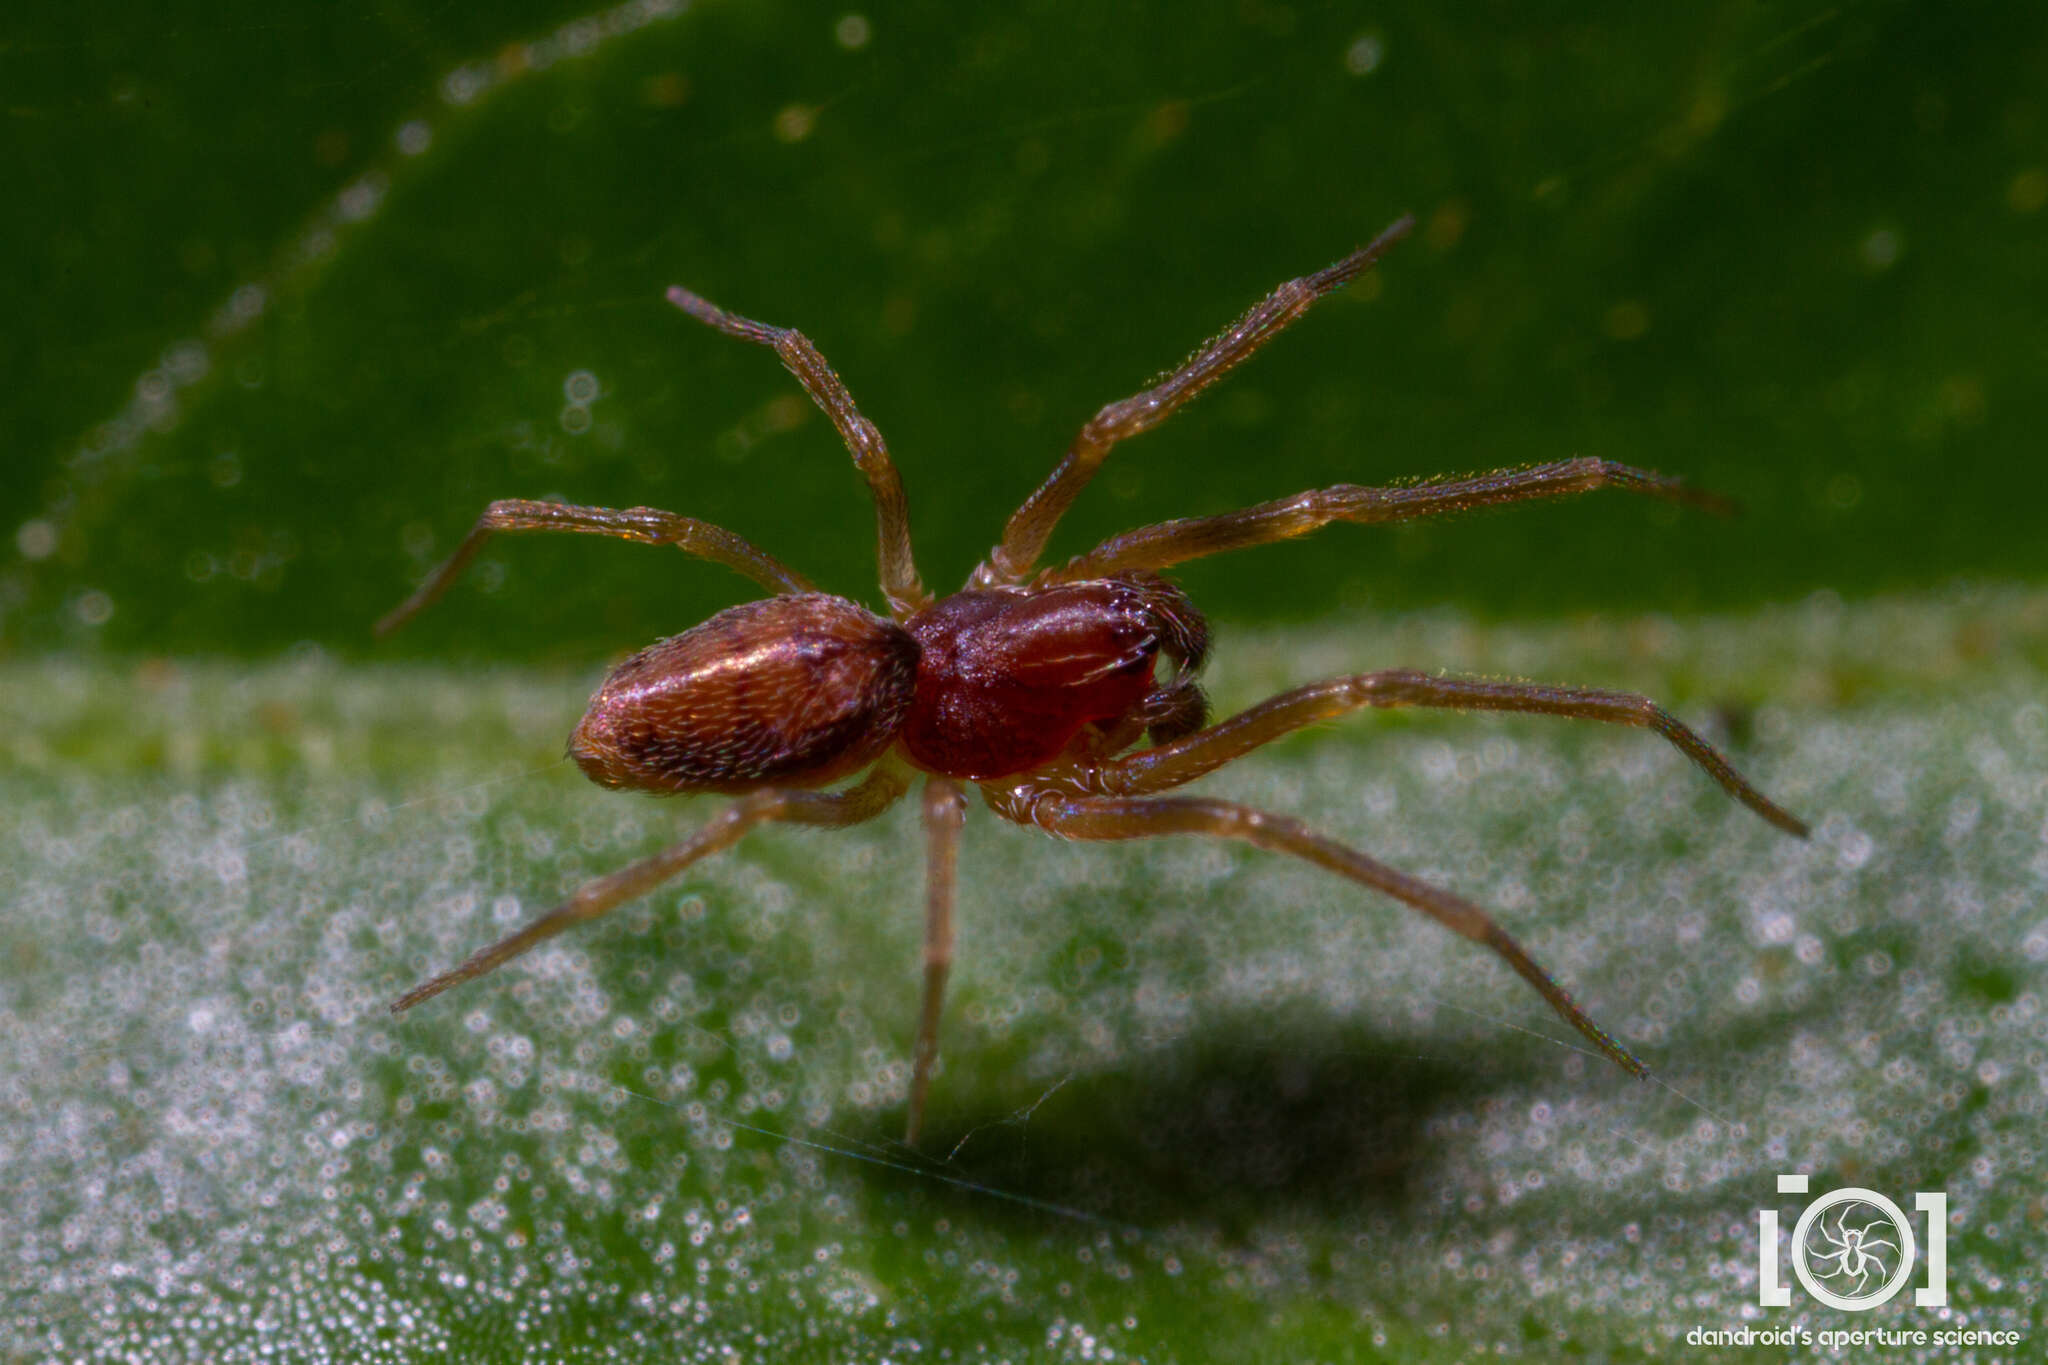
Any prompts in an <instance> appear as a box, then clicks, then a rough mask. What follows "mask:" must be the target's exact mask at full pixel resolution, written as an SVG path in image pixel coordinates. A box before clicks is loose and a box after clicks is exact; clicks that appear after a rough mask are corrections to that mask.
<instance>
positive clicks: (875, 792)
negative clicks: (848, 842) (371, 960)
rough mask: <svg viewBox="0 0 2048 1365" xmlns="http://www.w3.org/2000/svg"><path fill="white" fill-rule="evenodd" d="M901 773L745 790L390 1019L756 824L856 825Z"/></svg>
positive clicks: (904, 780) (401, 1006) (412, 999)
mask: <svg viewBox="0 0 2048 1365" xmlns="http://www.w3.org/2000/svg"><path fill="white" fill-rule="evenodd" d="M909 786H910V780H909V778H908V777H907V776H906V775H905V774H904V772H903V771H902V769H901V768H899V767H897V766H896V765H895V764H893V763H889V762H885V763H883V764H882V766H880V767H878V768H877V769H875V771H874V772H873V773H871V774H869V775H868V777H867V779H866V780H865V781H863V782H861V783H859V784H857V785H856V786H853V787H850V788H848V789H847V790H845V791H839V792H813V791H797V790H790V789H785V788H775V787H771V788H766V789H764V790H761V791H756V792H749V793H748V794H747V795H745V796H743V797H741V798H740V799H739V800H738V801H736V802H734V803H733V804H732V805H730V806H728V807H726V808H725V810H724V811H723V812H721V813H720V814H719V815H718V816H717V817H715V818H714V819H713V820H712V821H711V822H710V823H709V824H707V825H705V826H704V827H703V828H702V829H699V830H698V831H697V832H696V833H694V834H692V835H691V836H690V837H689V838H687V839H685V840H683V841H682V842H681V843H679V844H676V845H675V846H674V847H672V848H667V849H664V850H663V851H661V852H660V853H657V854H655V855H654V856H653V857H650V858H642V859H641V860H640V861H639V862H637V863H632V864H630V865H628V866H626V867H623V868H621V869H619V870H618V871H617V872H614V873H612V874H611V875H610V876H606V877H599V878H598V879H597V880H596V881H594V882H587V883H585V884H584V885H583V886H581V887H578V888H577V890H576V893H575V894H574V895H572V896H570V897H569V899H568V900H566V901H563V902H562V903H561V904H560V905H558V906H556V907H555V908H554V909H552V910H550V911H548V912H547V913H546V914H545V915H542V916H541V917H540V918H538V919H536V920H534V921H533V922H531V923H530V924H528V925H526V926H525V927H524V928H522V929H518V930H515V931H514V932H512V933H510V934H508V935H506V936H505V937H504V938H501V939H499V940H498V941H497V942H496V943H493V944H492V945H491V946H490V947H488V948H484V949H482V950H480V951H479V952H477V953H475V954H473V955H472V956H471V957H470V958H468V959H467V960H466V961H464V962H462V963H461V964H459V965H457V966H455V967H451V968H449V969H448V970H447V971H445V972H442V973H441V974H440V975H438V976H434V977H429V978H428V979H427V980H425V981H422V982H421V983H420V984H419V985H417V986H414V987H413V988H412V989H411V990H409V991H407V992H406V993H405V994H404V995H401V996H399V997H398V999H396V1000H394V1001H392V1002H391V1012H392V1013H393V1014H399V1013H403V1012H404V1011H406V1010H409V1009H411V1008H412V1007H413V1006H414V1005H417V1004H419V1003H420V1002H421V1001H423V1000H429V999H432V998H433V997H434V996H437V995H439V994H440V993H441V992H442V991H445V990H447V989H448V988H449V987H450V986H458V985H461V984H462V983H463V982H465V981H469V980H472V979H474V978H476V977H479V976H482V975H484V974H485V973H486V972H490V971H494V970H496V969H497V968H499V967H502V966H503V965H505V963H507V962H509V961H511V960H512V959H513V958H515V957H518V956H519V955H520V954H521V953H524V952H526V951H527V950H529V949H531V948H535V947H538V946H539V945H540V944H542V943H545V942H547V941H548V940H549V939H551V938H553V937H554V936H555V935H556V934H559V933H561V932H562V931H563V930H564V929H567V928H569V927H570V926H572V925H576V924H581V923H583V922H584V921H585V920H592V919H596V918H597V917H598V916H599V915H602V914H604V913H605V912H606V911H608V910H610V909H612V908H613V907H614V906H617V905H619V904H622V903H623V902H625V901H629V900H632V899H633V898H634V897H636V896H641V895H645V894H646V893H647V892H649V891H652V890H653V889H654V888H655V887H657V886H659V885H661V884H662V883H663V882H665V881H667V880H668V879H669V878H670V877H673V876H675V875H676V874H677V873H678V872H681V871H682V870H683V869H684V868H686V867H688V866H689V865H690V864H691V863H694V862H696V861H697V860H698V859H700V858H704V857H707V856H709V855H710V854H713V853H717V852H719V851H720V850H721V849H726V848H730V847H732V846H733V845H734V844H736V843H738V842H739V840H740V837H741V836H742V835H744V834H746V832H747V831H748V830H750V829H753V828H754V827H755V826H756V825H762V824H766V823H768V822H770V821H775V820H780V821H786V822H789V823H791V824H801V825H857V824H859V823H860V822H861V821H863V820H872V819H873V818H874V817H875V816H877V815H880V814H881V813H882V812H883V811H885V810H887V809H888V808H889V807H890V806H891V805H893V804H894V803H895V801H896V798H898V797H899V796H901V795H903V793H904V792H905V791H906V790H907V789H908V788H909Z"/></svg>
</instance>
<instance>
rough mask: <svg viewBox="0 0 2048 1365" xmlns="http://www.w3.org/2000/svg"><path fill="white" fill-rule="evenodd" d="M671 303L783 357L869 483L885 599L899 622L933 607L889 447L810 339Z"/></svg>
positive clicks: (683, 297) (674, 299) (692, 304)
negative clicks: (921, 574) (912, 546)
mask: <svg viewBox="0 0 2048 1365" xmlns="http://www.w3.org/2000/svg"><path fill="white" fill-rule="evenodd" d="M668 301H669V302H670V303H672V304H674V305H675V306H676V307H678V308H680V309H682V310H683V311H684V312H685V313H688V314H689V315H690V316H691V317H693V318H695V319H697V321H699V322H701V323H703V324H705V325H706V326H708V327H715V328H717V329H718V330H719V331H721V332H723V333H725V334H726V335H727V336H730V337H738V338H739V339H740V340H741V341H751V342H755V343H757V344H758V345H762V346H767V347H770V348H771V349H773V350H774V352H775V354H776V355H777V356H779V357H781V360H782V365H783V368H784V369H786V370H788V371H789V372H790V373H791V374H793V375H795V376H796V381H797V383H799V384H802V385H803V386H804V392H805V393H807V394H809V395H810V396H811V401H812V402H813V403H816V404H817V405H818V407H819V408H820V409H821V410H822V411H823V412H824V414H825V415H826V416H827V417H829V418H831V419H832V425H833V426H834V427H835V428H837V429H838V432H839V439H840V440H842V441H844V442H845V443H846V449H847V452H848V453H849V454H851V455H852V456H853V466H854V468H855V469H857V470H859V471H860V474H861V477H862V478H864V479H866V480H867V482H868V489H869V491H870V492H872V493H873V494H874V498H875V534H876V542H877V543H876V547H875V560H876V563H877V565H878V567H879V568H880V571H881V579H882V595H883V596H885V597H887V598H888V599H889V608H890V610H891V611H893V612H894V613H895V614H896V616H897V618H898V619H899V620H900V619H901V618H903V617H905V616H908V615H910V614H911V613H912V612H914V611H916V610H917V609H918V608H919V607H923V606H926V605H928V604H929V603H930V602H931V600H932V598H931V594H930V593H928V592H926V591H925V588H924V584H922V583H920V582H919V581H918V577H917V566H916V564H914V563H913V562H912V561H911V555H910V504H909V502H908V500H907V499H906V498H905V497H904V495H903V478H902V476H901V475H899V474H898V473H897V472H896V465H895V462H894V461H892V460H891V459H890V458H889V447H888V445H887V444H886V443H884V442H883V440H882V433H881V432H880V431H878V430H876V428H875V424H874V423H873V422H870V421H869V420H868V419H867V418H865V417H863V416H861V413H860V409H859V408H858V407H856V406H854V402H853V395H852V394H850V393H848V392H847V391H846V385H845V384H843V383H841V382H840V380H839V376H838V375H837V374H834V373H833V371H832V367H831V366H830V365H828V364H826V363H825V357H824V356H823V355H821V354H819V352H818V348H817V347H816V346H814V345H812V344H811V339H810V338H809V337H807V336H805V335H804V334H803V333H802V332H799V331H797V330H796V329H795V328H794V327H771V326H769V325H768V324H767V323H765V322H755V321H754V320H753V319H752V318H743V317H740V316H738V315H737V314H734V313H728V312H726V311H725V310H724V309H723V308H720V307H719V306H718V305H717V304H715V303H712V302H711V301H710V300H708V299H704V298H701V297H699V296H698V295H696V294H693V293H691V292H690V291H689V290H687V289H685V288H683V287H682V286H681V285H673V286H671V287H670V289H669V291H668Z"/></svg>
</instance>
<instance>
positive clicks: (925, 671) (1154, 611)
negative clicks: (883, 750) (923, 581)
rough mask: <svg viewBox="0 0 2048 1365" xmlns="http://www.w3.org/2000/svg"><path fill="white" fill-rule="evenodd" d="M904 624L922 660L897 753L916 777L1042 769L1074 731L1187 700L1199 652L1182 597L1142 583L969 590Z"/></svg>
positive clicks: (1203, 637)
mask: <svg viewBox="0 0 2048 1365" xmlns="http://www.w3.org/2000/svg"><path fill="white" fill-rule="evenodd" d="M906 625H907V627H908V629H909V631H910V633H911V635H912V636H913V637H915V638H916V640H917V643H918V647H919V649H920V650H921V651H922V652H921V653H920V655H919V657H918V661H917V696H916V699H915V700H914V701H913V702H912V703H911V707H910V715H909V717H908V719H907V720H906V721H905V722H904V726H903V748H904V750H905V752H907V753H908V754H909V755H910V760H911V762H913V763H915V764H917V766H918V767H920V768H923V769H925V770H926V771H927V772H934V773H939V774H941V775H943V776H945V777H960V778H968V779H971V780H977V781H980V780H986V779H989V778H997V777H1009V776H1011V775H1012V774H1014V773H1021V772H1025V771H1027V770H1029V769H1031V768H1036V767H1040V766H1042V765H1044V764H1046V763H1050V762H1051V761H1052V760H1053V759H1055V758H1057V757H1059V756H1060V755H1061V754H1062V753H1064V752H1066V750H1067V748H1068V746H1069V745H1071V744H1072V743H1073V742H1074V740H1075V739H1076V738H1077V737H1078V736H1079V735H1080V734H1081V731H1082V729H1083V728H1084V727H1095V729H1096V732H1097V733H1100V732H1101V730H1102V727H1114V726H1116V725H1117V724H1118V723H1119V722H1121V721H1123V720H1124V719H1125V718H1126V717H1130V716H1134V715H1137V716H1151V715H1153V714H1155V713H1157V712H1159V710H1160V708H1161V707H1162V705H1164V704H1165V703H1166V702H1167V700H1168V699H1169V698H1173V699H1177V698H1180V697H1183V696H1185V695H1186V694H1187V693H1189V692H1191V691H1193V690H1194V682H1193V679H1192V676H1191V675H1192V674H1193V672H1194V670H1195V669H1196V668H1198V667H1200V665H1201V662H1202V654H1203V652H1204V649H1205V646H1206V644H1207V627H1206V625H1205V624H1204V623H1203V621H1202V618H1201V615H1200V614H1199V613H1198V612H1196V611H1195V609H1194V606H1193V605H1192V604H1191V603H1190V602H1189V601H1188V599H1187V596H1186V595H1185V594H1184V593H1182V592H1181V590H1180V589H1179V588H1176V587H1174V586H1173V585H1172V584H1171V583H1168V582H1167V581H1166V580H1165V579H1163V578H1159V577H1156V576H1154V575H1152V574H1127V575H1124V576H1122V577H1119V578H1105V579H1092V580H1088V581H1084V582H1079V583H1059V584H1055V585H1052V586H1050V587H1044V588H984V589H980V590H973V589H970V590H968V591H966V592H957V593H954V594H953V595H952V596H951V597H948V598H946V599H944V600H943V601H939V602H935V603H933V604H932V605H931V606H929V607H926V608H925V609H924V610H923V611H920V612H918V613H917V614H916V615H915V616H913V617H911V618H910V620H909V621H908V622H907V623H906ZM1162 654H1163V655H1165V656H1166V657H1167V659H1168V660H1170V661H1171V662H1172V663H1173V665H1174V676H1173V679H1172V681H1171V682H1170V683H1169V684H1168V685H1166V686H1161V685H1160V684H1159V683H1158V682H1157V681H1156V680H1155V679H1154V676H1153V670H1154V664H1155V662H1156V661H1157V659H1158V658H1159V656H1160V655H1162ZM1194 695H1196V696H1197V697H1199V696H1200V693H1199V692H1195V693H1194ZM1197 723H1198V724H1199V722H1197ZM1136 738H1137V735H1136V734H1132V735H1130V736H1129V738H1128V739H1126V740H1125V741H1124V743H1123V744H1122V745H1119V747H1128V745H1129V743H1130V741H1131V740H1135V739H1136Z"/></svg>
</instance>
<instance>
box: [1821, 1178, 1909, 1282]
mask: <svg viewBox="0 0 2048 1365" xmlns="http://www.w3.org/2000/svg"><path fill="white" fill-rule="evenodd" d="M1913 1251H1914V1246H1913V1226H1912V1224H1911V1223H1909V1222H1908V1221H1907V1220H1906V1215H1905V1212H1904V1211H1903V1210H1902V1209H1900V1208H1899V1206H1898V1205H1897V1204H1894V1203H1893V1202H1892V1201H1891V1200H1889V1199H1887V1198H1885V1197H1884V1196H1883V1195H1881V1194H1879V1193H1877V1191H1875V1190H1864V1189H1855V1188H1849V1189H1840V1190H1834V1191H1832V1192H1830V1193H1829V1194H1827V1195H1825V1196H1823V1197H1822V1198H1820V1199H1817V1200H1815V1201H1814V1202H1813V1203H1811V1204H1809V1205H1807V1207H1806V1211H1805V1212H1804V1213H1803V1214H1801V1215H1800V1218H1799V1223H1798V1226H1796V1227H1795V1228H1793V1230H1792V1269H1793V1272H1794V1273H1795V1274H1797V1275H1798V1276H1799V1280H1800V1282H1801V1283H1802V1284H1804V1285H1805V1286H1806V1292H1807V1293H1809V1294H1811V1295H1813V1297H1814V1298H1816V1299H1819V1300H1820V1301H1821V1302H1822V1303H1825V1304H1830V1305H1832V1306H1834V1307H1836V1308H1846V1309H1850V1310H1852V1311H1853V1310H1856V1309H1862V1308H1875V1307H1876V1306H1877V1305H1878V1304H1881V1303H1884V1302H1886V1301H1887V1300H1888V1299H1890V1298H1891V1297H1892V1295H1894V1294H1896V1293H1897V1292H1898V1291H1899V1287H1900V1286H1901V1285H1903V1284H1904V1283H1905V1282H1906V1277H1907V1276H1908V1275H1909V1274H1911V1273H1912V1270H1913Z"/></svg>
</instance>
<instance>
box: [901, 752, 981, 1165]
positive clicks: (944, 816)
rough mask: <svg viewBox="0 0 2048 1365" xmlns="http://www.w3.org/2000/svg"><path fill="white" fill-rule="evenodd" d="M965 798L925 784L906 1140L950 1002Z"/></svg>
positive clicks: (919, 1119)
mask: <svg viewBox="0 0 2048 1365" xmlns="http://www.w3.org/2000/svg"><path fill="white" fill-rule="evenodd" d="M966 819H967V799H966V797H964V796H963V795H961V792H960V784H959V783H957V782H954V781H952V780H951V779H950V778H944V777H934V778H932V779H930V780H929V781H927V782H926V783H925V786H924V833H925V910H924V999H923V1003H922V1005H921V1007H920V1008H919V1010H918V1016H917V1045H916V1049H915V1051H914V1052H913V1054H912V1060H911V1071H910V1117H909V1118H908V1119H907V1120H906V1121H905V1124H904V1131H903V1141H904V1142H905V1143H906V1144H907V1145H910V1146H916V1145H917V1135H918V1133H919V1131H920V1130H921V1129H922V1128H923V1127H924V1101H925V1096H926V1095H927V1094H928V1093H930V1091H931V1085H932V1065H933V1063H935V1062H937V1061H938V1059H939V1014H940V1012H941V1011H942V1010H943V1009H944V1008H945V1004H946V973H947V972H948V971H950V970H951V969H952V966H953V887H954V883H955V879H956V873H957V869H958V867H959V861H960V827H961V825H963V824H964V823H966Z"/></svg>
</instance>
